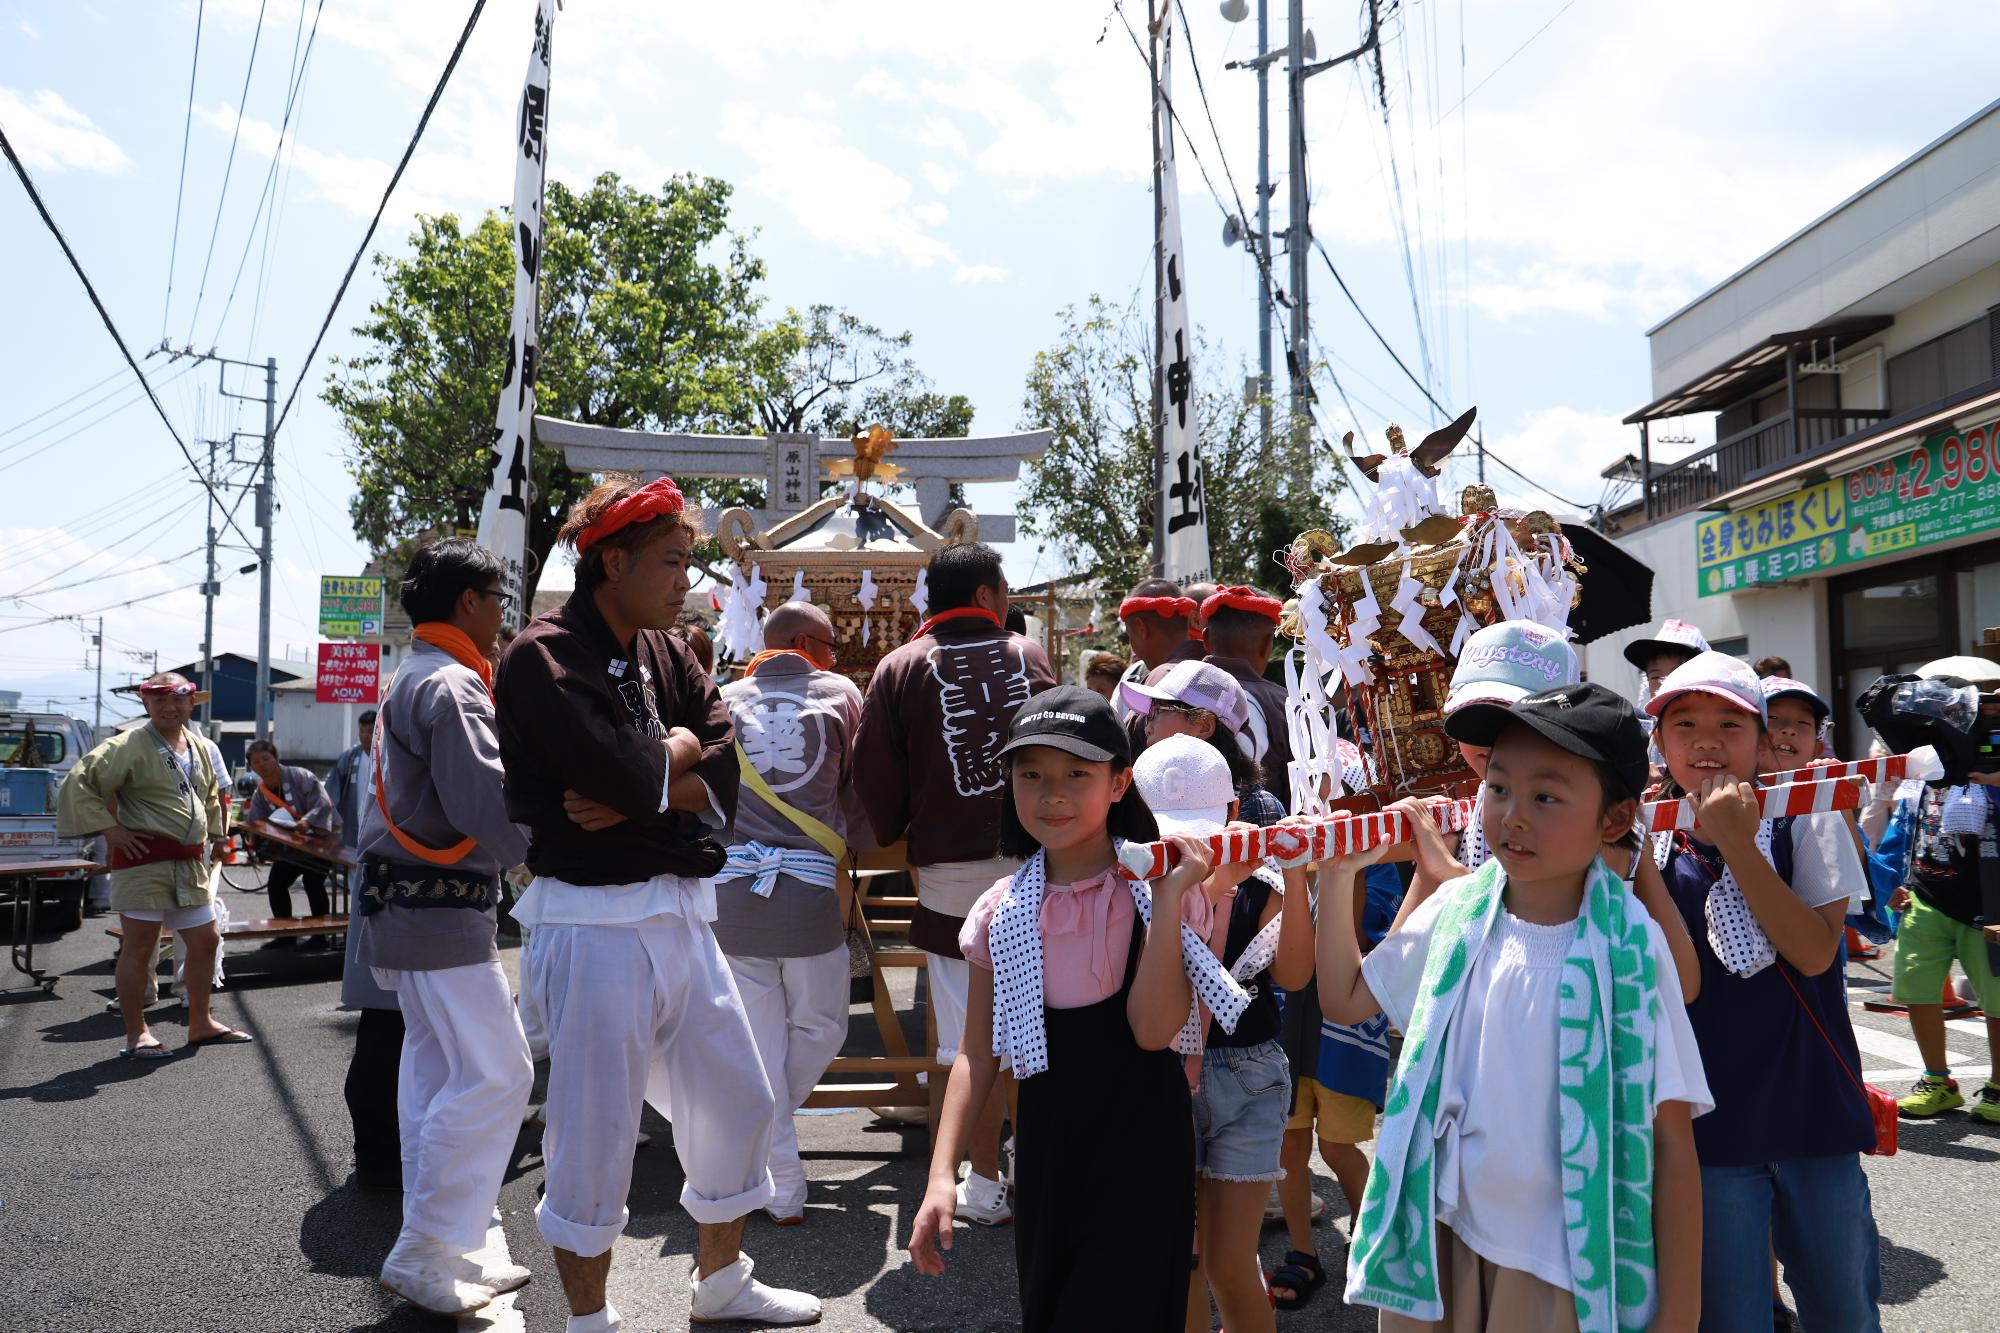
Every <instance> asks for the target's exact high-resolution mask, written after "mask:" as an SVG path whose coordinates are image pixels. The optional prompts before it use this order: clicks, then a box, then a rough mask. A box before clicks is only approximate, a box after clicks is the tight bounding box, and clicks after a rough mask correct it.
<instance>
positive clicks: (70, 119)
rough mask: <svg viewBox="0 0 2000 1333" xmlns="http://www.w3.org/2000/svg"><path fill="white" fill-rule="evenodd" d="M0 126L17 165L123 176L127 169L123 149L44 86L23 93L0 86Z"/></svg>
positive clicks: (56, 93) (127, 160)
mask: <svg viewBox="0 0 2000 1333" xmlns="http://www.w3.org/2000/svg"><path fill="white" fill-rule="evenodd" d="M0 124H4V125H6V127H7V137H8V138H9V139H10V140H12V141H13V143H14V147H15V149H16V150H17V151H18V152H19V153H20V154H21V161H22V162H24V163H25V164H27V165H28V166H30V167H34V168H37V169H40V170H43V171H65V170H68V169H70V168H75V169H76V170H78V171H97V172H102V173H104V174H105V175H110V176H116V175H121V174H123V173H124V172H125V171H126V170H128V169H129V168H130V167H131V165H132V159H131V158H129V157H126V156H125V150H124V149H122V148H120V147H119V146H118V145H117V144H115V143H113V142H112V141H111V138H110V136H108V135H106V134H105V133H104V131H102V130H100V129H98V128H97V126H96V125H95V124H93V123H92V122H91V119H90V117H89V116H86V115H85V114H84V113H83V112H81V111H78V110H77V109H76V108H75V107H73V106H71V105H70V104H69V103H68V102H65V101H64V100H63V98H62V94H61V93H58V92H54V91H52V90H50V89H48V88H43V89H41V90H39V91H37V92H35V93H34V94H32V95H23V94H21V93H19V92H16V91H15V90H14V89H12V88H5V87H0Z"/></svg>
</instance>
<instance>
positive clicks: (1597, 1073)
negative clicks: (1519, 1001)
mask: <svg viewBox="0 0 2000 1333" xmlns="http://www.w3.org/2000/svg"><path fill="white" fill-rule="evenodd" d="M1506 882H1507V881H1506V874H1505V872H1504V871H1503V870H1502V869H1501V866H1500V863H1499V862H1498V861H1489V862H1487V863H1486V865H1484V866H1483V867H1481V868H1480V870H1479V871H1478V872H1477V873H1476V874H1473V875H1470V876H1467V877H1466V878H1464V879H1461V880H1457V881H1455V882H1454V883H1452V884H1450V885H1447V886H1445V887H1444V888H1442V889H1440V890H1439V892H1441V893H1446V894H1448V895H1450V896H1449V897H1448V899H1447V900H1446V902H1445V903H1444V905H1443V906H1442V907H1441V908H1440V909H1439V911H1438V915H1437V921H1436V924H1435V928H1434V930H1433V933H1432V935H1431V944H1430V950H1429V953H1428V955H1427V957H1426V958H1425V960H1424V971H1423V981H1422V983H1421V985H1420V987H1419V989H1418V992H1417V998H1416V1003H1415V1005H1413V1006H1412V1009H1411V1014H1410V1024H1409V1031H1408V1032H1407V1033H1405V1034H1404V1039H1403V1055H1402V1061H1401V1063H1400V1064H1399V1065H1398V1067H1397V1070H1396V1078H1395V1083H1394V1085H1393V1086H1392V1087H1391V1089H1390V1092H1389V1104H1388V1106H1387V1107H1386V1108H1384V1117H1383V1121H1382V1133H1381V1137H1380V1139H1379V1141H1378V1145H1377V1151H1376V1154H1375V1166H1374V1169H1373V1170H1371V1171H1370V1172H1369V1173H1368V1189H1367V1192H1366V1194H1365V1195H1364V1196H1363V1198H1362V1203H1361V1216H1360V1218H1359V1219H1358V1221H1357V1222H1356V1224H1355V1227H1354V1241H1353V1244H1352V1246H1351V1248H1350V1249H1349V1251H1348V1257H1347V1299H1348V1301H1349V1302H1350V1303H1354V1304H1360V1305H1372V1306H1374V1307H1375V1308H1377V1309H1379V1310H1388V1311H1392V1312H1394V1313H1396V1314H1401V1315H1406V1316H1409V1317H1410V1318H1413V1319H1427V1320H1436V1319H1442V1318H1444V1301H1443V1298H1442V1296H1441V1293H1440V1291H1439V1286H1438V1281H1439V1273H1438V1262H1439V1256H1438V1253H1437V1186H1438V1182H1437V1179H1436V1169H1437V1157H1436V1137H1437V1108H1438V1098H1439V1089H1440V1083H1441V1081H1442V1078H1443V1071H1444V1052H1445V1046H1446V1043H1448V1042H1449V1041H1450V1040H1451V1024H1452V1016H1453V1015H1454V1014H1455V1013H1456V1012H1457V1011H1458V1004H1459V1000H1460V998H1461V996H1462V995H1463V994H1464V990H1465V983H1466V979H1467V978H1468V977H1469V976H1470V975H1471V974H1472V968H1473V964H1474V963H1475V962H1476V961H1477V960H1478V958H1479V954H1480V951H1481V950H1482V949H1484V948H1485V946H1486V941H1487V938H1488V936H1489V935H1490V934H1491V933H1492V930H1493V923H1494V922H1495V921H1496V920H1497V919H1498V917H1499V914H1500V908H1501V899H1502V896H1503V893H1504V890H1505V888H1506ZM1632 905H1633V900H1632V898H1631V897H1630V894H1629V891H1628V890H1627V889H1626V888H1625V886H1624V884H1623V883H1622V882H1621V881H1620V880H1619V879H1618V877H1617V876H1615V875H1613V874H1612V873H1611V871H1610V870H1608V869H1606V868H1605V865H1604V862H1603V860H1602V859H1599V860H1597V861H1596V862H1594V863H1592V865H1591V869H1590V879H1589V882H1588V884H1587V885H1586V886H1585V889H1584V897H1583V909H1582V912H1581V913H1580V914H1579V917H1578V921H1577V932H1576V940H1575V942H1574V943H1573V944H1572V945H1571V946H1570V950H1569V953H1568V955H1567V956H1566V957H1565V958H1564V960H1563V971H1562V982H1561V996H1562V1005H1561V1010H1560V1016H1559V1018H1558V1022H1559V1023H1560V1024H1561V1029H1562V1030H1561V1033H1560V1039H1559V1043H1558V1048H1559V1050H1560V1051H1561V1063H1560V1066H1559V1067H1558V1068H1557V1069H1555V1070H1552V1071H1550V1073H1551V1076H1552V1077H1555V1078H1556V1079H1557V1080H1558V1084H1559V1090H1560V1105H1561V1116H1562V1125H1561V1137H1560V1142H1561V1145H1562V1161H1561V1163H1560V1170H1561V1171H1562V1186H1563V1208H1564V1215H1565V1219H1566V1232H1567V1238H1568V1241H1569V1271H1570V1276H1571V1278H1572V1283H1571V1285H1572V1287H1573V1289H1574V1292H1575V1296H1576V1314H1577V1323H1578V1324H1579V1326H1580V1327H1581V1328H1582V1329H1583V1333H1613V1330H1626V1329H1632V1330H1638V1329H1643V1328H1644V1327H1645V1325H1646V1322H1647V1321H1648V1320H1649V1319H1650V1318H1651V1316H1652V1312H1653V1310H1654V1308H1655V1304H1656V1302H1655V1292H1654V1287H1655V1282H1656V1274H1655V1266H1654V1262H1653V1092H1654V1076H1655V1067H1654V1065H1655V1060H1654V1057H1655V1052H1656V1051H1657V1048H1658V1046H1657V1037H1656V1024H1657V1022H1658V1021H1659V1002H1660V996H1659V986H1658V978H1657V976H1656V975H1655V972H1654V962H1653V955H1652V951H1651V949H1650V948H1649V947H1648V942H1647V934H1646V917H1645V913H1644V912H1643V911H1635V910H1633V906H1632ZM1557 1165H1558V1164H1556V1163H1550V1166H1551V1169H1555V1168H1556V1167H1557Z"/></svg>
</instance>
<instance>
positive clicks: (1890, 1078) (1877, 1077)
mask: <svg viewBox="0 0 2000 1333" xmlns="http://www.w3.org/2000/svg"><path fill="white" fill-rule="evenodd" d="M1923 1072H1924V1071H1923V1070H1921V1069H1864V1070H1862V1071H1861V1076H1862V1077H1863V1078H1865V1079H1867V1080H1868V1081H1869V1082H1870V1083H1873V1084H1874V1085H1875V1086H1877V1087H1879V1088H1887V1089H1889V1090H1890V1091H1892V1092H1893V1091H1895V1090H1896V1088H1897V1086H1898V1085H1900V1084H1905V1083H1915V1082H1916V1081H1917V1076H1918V1075H1919V1074H1921V1073H1923ZM1951 1076H1952V1077H1953V1078H1955V1079H1957V1080H1958V1090H1959V1091H1960V1092H1962V1093H1964V1094H1965V1096H1966V1099H1967V1100H1968V1101H1969V1100H1971V1098H1972V1095H1973V1094H1974V1093H1975V1092H1977V1091H1978V1090H1979V1088H1978V1085H1979V1084H1981V1083H1984V1082H1985V1081H1986V1080H1987V1079H1989V1078H1991V1077H1992V1076H1993V1070H1992V1068H1991V1067H1990V1066H1988V1065H1953V1066H1952V1067H1951Z"/></svg>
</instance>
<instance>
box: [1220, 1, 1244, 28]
mask: <svg viewBox="0 0 2000 1333" xmlns="http://www.w3.org/2000/svg"><path fill="white" fill-rule="evenodd" d="M1222 17H1224V18H1226V19H1228V20H1229V21H1230V22H1231V23H1241V22H1242V21H1243V20H1244V19H1247V18H1249V17H1250V0H1222Z"/></svg>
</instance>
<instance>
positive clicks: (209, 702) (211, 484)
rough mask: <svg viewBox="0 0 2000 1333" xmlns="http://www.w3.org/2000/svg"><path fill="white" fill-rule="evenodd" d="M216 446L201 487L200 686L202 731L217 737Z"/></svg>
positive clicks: (210, 450)
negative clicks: (204, 501) (213, 727)
mask: <svg viewBox="0 0 2000 1333" xmlns="http://www.w3.org/2000/svg"><path fill="white" fill-rule="evenodd" d="M215 445H216V442H215V441H214V440H210V441H209V442H208V476H207V477H206V478H204V479H203V483H202V489H203V490H204V491H206V492H207V494H208V572H207V574H206V575H205V576H204V578H203V581H202V585H201V688H202V689H203V690H204V691H207V692H208V693H209V696H210V697H209V698H206V699H204V700H202V702H201V729H202V734H203V735H205V736H207V737H208V738H209V739H210V740H213V739H215V737H214V734H213V733H212V732H211V731H210V724H211V723H212V722H213V721H214V719H215V698H214V691H215V594H216V593H217V592H218V591H219V590H220V589H221V584H219V583H218V582H216V578H215Z"/></svg>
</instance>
